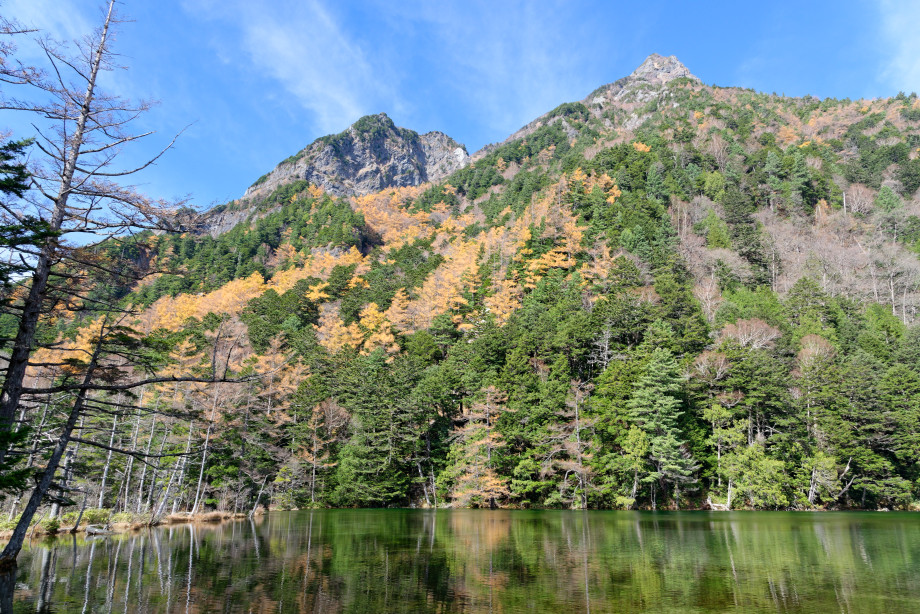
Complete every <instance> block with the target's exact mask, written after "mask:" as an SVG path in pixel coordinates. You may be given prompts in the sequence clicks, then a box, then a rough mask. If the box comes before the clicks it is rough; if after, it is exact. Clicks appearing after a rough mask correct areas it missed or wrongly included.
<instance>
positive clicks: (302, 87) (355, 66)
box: [184, 0, 402, 131]
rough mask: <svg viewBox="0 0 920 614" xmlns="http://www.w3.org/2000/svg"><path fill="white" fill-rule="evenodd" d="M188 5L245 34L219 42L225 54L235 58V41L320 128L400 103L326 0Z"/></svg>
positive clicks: (196, 1)
mask: <svg viewBox="0 0 920 614" xmlns="http://www.w3.org/2000/svg"><path fill="white" fill-rule="evenodd" d="M184 7H185V9H186V10H187V11H188V12H189V13H191V14H193V15H195V16H197V17H198V18H202V19H205V20H218V21H221V22H223V23H225V24H229V25H230V26H231V27H232V29H233V30H234V36H238V37H239V38H238V39H237V38H234V39H233V40H232V41H228V40H226V39H225V40H223V41H217V42H216V44H217V47H218V48H217V53H218V55H219V57H221V58H222V59H223V60H224V61H227V62H233V61H237V58H235V57H234V56H235V52H234V50H233V48H232V47H234V46H236V45H239V46H240V47H241V48H242V50H243V51H244V53H245V54H246V56H247V58H248V61H249V62H251V63H252V64H253V65H254V66H255V68H256V69H257V70H259V71H262V72H263V74H266V75H269V76H271V77H272V78H273V79H275V80H277V81H278V83H280V84H281V85H282V86H283V87H284V88H285V89H286V90H287V91H288V92H289V93H291V94H293V95H294V96H295V97H296V98H297V100H298V101H299V102H300V104H301V105H302V106H303V107H304V108H306V109H307V110H309V111H310V112H312V113H313V114H314V116H315V120H314V122H313V123H314V124H315V125H316V127H317V128H318V129H320V130H324V131H332V130H341V129H342V128H343V127H344V126H345V125H347V124H348V123H350V122H351V121H354V119H355V118H356V117H357V116H359V115H361V114H364V113H369V112H373V111H378V110H382V109H378V108H377V106H379V105H381V104H387V105H388V106H389V109H388V110H392V109H393V108H397V107H400V106H401V104H402V102H401V99H400V96H399V94H398V92H397V91H396V90H395V89H394V88H393V87H392V86H391V85H390V84H389V83H388V82H387V81H386V79H385V75H386V72H387V71H386V69H385V68H386V67H385V66H381V65H380V62H378V61H376V60H375V56H374V54H373V53H372V52H371V51H370V50H368V49H366V48H365V47H364V46H363V45H362V42H361V41H360V40H357V39H355V38H353V37H350V36H349V34H348V32H347V31H346V30H345V29H344V28H343V27H342V25H341V24H340V23H339V22H338V21H337V20H336V17H335V15H334V14H333V13H332V12H331V11H329V10H328V9H327V8H325V7H324V6H323V5H322V4H321V3H320V2H317V1H315V0H313V1H309V2H293V1H290V0H286V1H282V2H273V3H270V4H263V3H254V2H250V1H248V0H236V1H229V2H219V3H218V2H213V1H211V0H188V1H187V2H185V3H184Z"/></svg>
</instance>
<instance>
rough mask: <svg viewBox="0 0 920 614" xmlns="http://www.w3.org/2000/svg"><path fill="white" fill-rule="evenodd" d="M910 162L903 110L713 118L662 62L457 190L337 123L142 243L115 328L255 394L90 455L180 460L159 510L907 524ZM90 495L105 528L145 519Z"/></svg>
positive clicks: (679, 70) (389, 144) (721, 103)
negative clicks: (139, 277) (196, 507)
mask: <svg viewBox="0 0 920 614" xmlns="http://www.w3.org/2000/svg"><path fill="white" fill-rule="evenodd" d="M433 142H436V145H437V147H435V146H434V145H431V143H433ZM375 143H376V145H375ZM336 144H338V145H336ZM346 145H347V147H346ZM380 147H383V148H384V149H385V150H386V153H385V155H384V154H383V153H381V150H380ZM337 148H338V149H337ZM435 149H436V150H437V152H436V153H432V152H433V151H434V150H435ZM346 150H347V151H346ZM337 151H339V152H340V153H342V152H344V153H342V155H341V156H340V158H338V161H336V160H335V155H336V152H337ZM356 152H357V153H356ZM375 152H376V153H375ZM419 152H421V153H419ZM458 152H459V153H458ZM397 154H398V155H397ZM422 154H424V155H422ZM461 154H462V155H461ZM918 154H920V101H918V98H917V96H916V94H911V95H910V96H907V95H904V94H899V95H898V96H897V97H895V98H890V99H877V100H858V101H851V100H833V99H824V100H819V99H816V98H810V97H805V98H789V97H784V96H777V95H775V94H773V95H770V94H763V93H758V92H754V91H751V90H745V89H739V88H724V87H715V86H708V85H705V84H703V83H702V82H701V81H700V80H699V79H697V78H696V77H694V76H693V75H692V74H690V72H689V70H687V68H686V67H684V66H683V65H682V64H680V63H679V62H678V61H677V60H676V59H675V58H673V57H671V58H664V57H661V56H651V57H650V58H649V59H648V60H647V61H646V62H645V63H643V65H642V66H641V67H640V68H639V69H637V71H636V72H635V73H633V74H632V75H631V76H629V77H627V78H624V79H621V80H619V81H617V82H616V83H613V84H610V85H606V86H603V87H601V88H599V89H597V90H596V91H595V92H592V93H591V94H589V95H588V96H587V97H586V98H585V99H584V100H583V101H581V102H574V103H565V104H562V105H560V106H559V107H557V108H556V109H554V110H552V111H550V112H549V113H547V114H545V115H543V116H542V117H540V118H538V119H537V120H535V121H534V122H532V123H530V124H528V125H527V126H525V127H523V128H522V129H521V130H520V131H518V132H517V133H515V134H514V135H512V136H511V137H509V139H507V140H505V141H504V142H502V143H499V144H496V145H490V146H488V147H486V148H484V149H483V150H482V151H480V152H477V153H476V154H474V155H473V156H472V158H471V159H467V158H466V154H465V150H463V149H462V148H461V147H460V146H458V145H457V144H456V143H454V142H453V141H451V140H450V139H448V138H447V137H444V136H443V135H440V134H436V135H435V136H431V135H423V136H421V137H419V136H418V135H417V134H416V133H412V132H411V131H406V130H404V129H400V128H396V127H395V126H393V124H392V122H391V121H390V120H389V119H388V118H386V116H384V115H380V116H371V117H368V118H363V119H361V120H359V121H358V122H357V123H356V124H355V125H354V126H353V127H352V128H350V129H349V130H347V131H345V132H343V133H342V134H340V135H337V136H333V137H325V139H320V140H318V141H317V142H316V143H314V144H313V145H311V146H309V147H308V148H306V149H304V150H303V151H302V152H300V153H298V154H296V155H295V156H293V157H292V158H291V159H289V160H288V161H286V162H285V163H282V164H281V165H280V166H279V167H278V168H277V169H275V170H274V171H272V172H271V173H269V174H268V175H267V176H266V177H263V178H261V179H260V180H258V181H257V182H256V184H254V186H253V187H252V188H250V190H249V191H248V192H247V194H246V195H245V197H244V198H241V199H240V200H239V201H235V202H233V203H229V204H228V205H225V206H223V207H222V208H220V209H219V210H217V211H211V212H207V213H204V214H202V215H201V216H199V217H197V218H196V216H195V215H194V214H192V213H188V215H187V217H186V225H187V228H188V232H185V233H177V234H159V235H154V234H143V235H141V236H139V237H138V238H137V242H136V243H135V244H134V245H133V246H132V247H131V248H130V250H134V251H133V252H131V253H129V254H128V256H129V257H131V258H133V260H134V262H135V263H136V264H138V266H143V267H144V268H145V269H146V270H148V271H150V272H151V274H150V275H148V277H147V278H146V279H145V280H144V281H143V282H141V283H140V284H139V285H137V286H136V287H132V288H124V289H123V290H122V291H121V292H120V294H119V296H120V300H121V301H122V302H123V303H124V304H132V305H134V306H135V307H136V308H138V309H139V314H140V315H139V316H138V317H137V319H136V321H135V322H134V323H133V326H135V327H136V328H137V329H139V330H141V331H143V332H146V333H148V334H153V333H154V332H156V331H159V334H169V335H172V336H173V337H172V338H173V339H175V347H176V349H175V351H174V360H175V361H177V362H179V363H183V362H184V363H185V364H194V363H196V362H200V363H201V364H202V365H206V364H213V363H214V361H215V356H216V355H217V351H216V350H215V351H213V352H211V353H209V352H208V351H207V350H206V349H205V348H206V344H203V343H201V342H200V340H201V339H203V338H204V337H207V336H208V335H213V334H214V331H218V338H223V339H225V340H226V341H225V344H226V345H225V346H222V347H223V349H221V352H220V356H221V357H222V358H221V359H222V360H226V365H227V367H228V368H229V370H230V372H232V373H233V374H235V375H239V376H251V377H250V378H249V379H247V380H246V381H245V382H244V383H241V384H229V383H228V384H221V385H220V388H219V392H214V390H213V389H207V390H206V389H203V388H202V389H198V388H196V385H195V384H182V385H179V384H175V385H168V386H167V385H164V386H163V387H157V386H150V387H148V388H146V389H145V390H144V392H143V394H144V398H143V402H145V403H148V404H158V405H159V406H161V407H162V406H172V407H175V408H176V411H177V412H179V411H180V410H188V409H192V410H193V411H194V412H196V415H197V418H196V419H195V420H193V421H191V422H189V421H183V420H180V419H179V418H175V419H168V420H166V422H165V423H163V424H159V423H157V422H156V421H154V423H153V424H148V423H144V422H141V421H140V419H139V418H138V420H137V421H133V420H132V419H125V420H124V421H122V422H121V423H120V424H118V423H117V422H116V424H114V425H110V426H111V429H110V430H109V427H108V426H105V427H102V426H101V427H100V428H101V429H102V430H103V431H104V436H105V437H106V438H108V437H109V436H110V434H111V436H112V437H113V438H114V437H116V436H117V437H118V438H120V439H121V440H123V441H126V442H127V441H131V442H132V443H131V445H134V446H141V447H143V446H146V447H147V448H148V449H149V448H151V447H153V448H154V449H157V448H159V449H161V450H179V451H181V450H183V449H186V450H188V449H192V447H193V445H194V444H195V443H196V442H195V441H194V440H196V439H197V438H204V439H203V441H206V443H207V445H204V446H203V453H202V454H200V455H199V456H197V457H195V458H194V459H192V460H190V461H189V462H188V466H186V464H182V466H181V474H179V469H178V467H179V463H180V462H181V463H185V461H180V460H175V461H169V462H166V463H165V464H164V467H163V468H162V469H161V470H160V472H159V477H157V476H156V475H155V476H154V478H153V480H154V482H155V483H156V480H160V481H161V482H163V483H164V484H165V483H166V481H170V482H172V481H173V480H174V479H175V478H176V477H177V474H179V475H178V480H179V482H180V483H179V484H175V485H173V486H170V489H171V491H170V492H172V493H173V494H172V496H174V497H175V498H176V506H178V507H180V508H181V507H182V506H184V505H188V504H189V503H190V502H191V501H192V500H195V501H197V499H198V491H199V490H202V489H203V491H204V492H206V493H207V499H206V500H207V501H208V502H209V503H210V504H211V505H213V506H215V507H220V508H226V509H237V508H244V507H248V506H251V505H252V502H253V500H254V499H255V498H256V497H257V496H258V493H263V496H270V497H271V501H272V502H273V503H274V504H275V505H277V506H281V507H292V506H305V505H333V506H391V505H392V506H403V505H430V506H434V505H438V506H443V505H453V506H488V505H499V506H520V507H528V506H549V507H567V508H568V507H601V508H610V507H617V508H631V507H643V508H663V507H705V506H713V507H731V508H742V507H754V508H799V509H807V508H836V507H866V508H873V509H874V508H877V507H905V508H906V507H910V506H915V507H916V506H917V505H918V501H920V464H918V463H920V328H918V325H917V323H916V318H917V308H918V305H920V262H918V259H917V257H918V253H920V217H918V214H920V198H918V189H920V158H918ZM426 160H427V161H428V162H425V161H426ZM431 161H434V162H435V165H434V167H432V166H431V165H430V164H429V162H431ZM394 169H395V170H394ZM448 172H449V173H450V174H446V173H448ZM423 182H427V183H423ZM376 188H383V189H379V190H378V189H376ZM231 214H232V215H231ZM231 226H232V227H231ZM124 250H125V248H124V247H122V255H124V254H125V251H124ZM92 317H93V316H92V314H88V315H87V320H86V322H89V321H92ZM84 323H85V322H84ZM80 330H81V329H80V326H79V323H74V322H67V323H64V322H59V321H48V322H47V325H46V331H45V334H46V335H48V336H50V337H53V336H55V335H57V336H58V337H59V338H60V339H62V340H67V339H70V340H76V341H77V342H79V340H80V335H81V332H80ZM164 331H165V332H164ZM71 343H73V341H71ZM46 376H47V374H45V375H43V374H42V373H41V372H40V369H36V370H35V373H34V377H36V378H40V377H46ZM177 415H178V414H177ZM202 425H205V427H204V428H202ZM198 431H201V432H200V433H199V432H198ZM190 442H192V443H190ZM82 454H83V456H81V458H79V459H78V460H77V461H76V462H78V463H82V464H83V465H84V466H85V468H86V471H83V472H80V473H79V474H78V475H84V476H87V477H86V478H85V482H86V483H87V485H88V486H89V487H90V488H97V489H98V488H99V487H100V484H99V478H98V475H97V474H98V472H96V471H93V468H94V467H97V466H98V465H99V464H100V463H101V462H102V461H101V457H98V456H94V455H98V454H99V453H98V452H91V451H86V452H83V453H82ZM111 462H112V463H114V464H116V465H118V466H117V467H115V468H114V469H113V471H114V472H115V473H116V474H117V475H120V476H122V477H121V480H122V481H124V480H126V479H128V480H129V479H130V478H129V477H127V476H129V475H130V473H131V471H135V472H136V471H137V469H136V468H134V469H132V468H129V467H128V461H126V460H118V459H115V460H114V461H111ZM119 463H120V464H119ZM108 465H109V462H108V461H107V462H106V467H108ZM135 479H136V478H135ZM148 479H149V478H148ZM112 482H113V481H112V480H111V479H110V481H109V485H108V486H107V488H109V489H112V490H111V492H107V493H103V498H104V501H105V502H106V505H116V506H121V507H124V508H127V507H128V506H129V505H131V506H132V507H133V506H134V505H135V501H136V504H137V507H138V509H140V508H141V507H143V505H145V504H148V503H149V502H148V503H145V498H146V499H149V497H148V496H147V495H146V494H144V493H140V492H138V493H137V494H135V493H134V492H131V493H129V494H125V495H124V496H122V495H119V494H117V493H116V492H115V490H114V489H115V487H116V486H117V484H113V483H112ZM119 488H120V487H119ZM126 490H127V489H126ZM119 492H120V491H119ZM151 492H152V489H151Z"/></svg>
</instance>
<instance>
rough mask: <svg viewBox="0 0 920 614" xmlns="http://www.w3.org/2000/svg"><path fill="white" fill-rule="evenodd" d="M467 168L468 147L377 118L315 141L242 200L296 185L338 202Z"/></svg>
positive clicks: (365, 119) (439, 134)
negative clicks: (305, 184)
mask: <svg viewBox="0 0 920 614" xmlns="http://www.w3.org/2000/svg"><path fill="white" fill-rule="evenodd" d="M468 162H469V154H467V151H466V147H464V146H463V145H461V144H460V143H457V142H456V141H454V140H453V139H452V138H450V137H449V136H447V135H446V134H444V133H443V132H427V133H425V134H421V135H420V134H418V133H417V132H414V131H412V130H407V129H406V128H399V127H397V126H396V125H395V124H394V123H393V120H392V119H390V118H389V117H388V116H387V114H386V113H379V114H377V115H367V116H365V117H362V118H361V119H359V120H358V121H356V122H355V123H354V124H352V125H351V126H350V127H349V128H348V129H347V130H345V131H344V132H340V133H339V134H333V135H329V136H324V137H322V138H319V139H317V140H315V141H313V143H311V144H310V145H307V146H306V147H305V148H303V149H302V150H300V151H299V152H297V153H296V154H294V155H293V156H291V157H290V158H288V159H286V160H284V161H283V162H281V163H280V164H279V165H278V166H277V167H275V168H274V169H273V170H272V171H271V172H269V173H268V174H266V175H263V176H262V177H260V178H259V179H258V180H256V182H255V183H253V184H252V186H250V187H249V189H248V190H246V194H245V195H244V197H245V198H250V199H253V198H258V197H259V196H261V195H265V194H268V193H270V192H271V191H272V190H274V189H276V188H277V187H278V186H281V185H284V184H285V183H291V182H293V181H309V182H310V183H312V184H313V185H317V186H319V187H321V188H323V189H324V190H325V191H326V192H328V193H330V194H334V195H335V196H348V195H363V194H370V193H372V192H379V191H380V190H383V189H386V188H393V187H406V186H415V185H419V184H421V183H425V182H429V181H440V180H441V179H443V178H444V177H446V176H448V175H449V174H451V173H452V172H454V171H456V170H457V169H460V168H462V167H464V166H465V165H466V164H467V163H468Z"/></svg>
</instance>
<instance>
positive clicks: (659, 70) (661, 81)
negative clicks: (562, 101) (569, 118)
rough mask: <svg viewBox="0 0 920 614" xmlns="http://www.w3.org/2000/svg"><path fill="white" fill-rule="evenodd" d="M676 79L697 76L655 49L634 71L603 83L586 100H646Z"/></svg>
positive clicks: (595, 102) (677, 61)
mask: <svg viewBox="0 0 920 614" xmlns="http://www.w3.org/2000/svg"><path fill="white" fill-rule="evenodd" d="M675 79H692V80H694V81H699V79H698V78H697V77H695V76H694V75H693V73H691V72H690V69H688V68H687V67H686V66H684V65H683V64H682V63H681V61H680V60H678V59H677V58H676V57H675V56H673V55H670V56H668V57H664V56H661V55H658V54H657V53H653V54H652V55H650V56H648V57H647V58H645V61H644V62H642V64H640V65H639V68H637V69H636V70H634V71H633V72H632V74H631V75H629V76H628V77H624V78H622V79H618V80H616V81H614V82H613V83H608V84H607V85H602V86H601V87H599V88H597V89H596V90H594V91H593V92H591V93H590V94H589V95H588V97H587V98H585V99H584V100H583V101H582V102H583V103H584V104H586V105H589V106H590V105H605V104H609V103H614V102H618V101H622V100H626V99H632V100H633V101H635V102H646V101H647V100H651V99H652V98H654V97H655V96H656V95H657V92H658V90H659V89H660V88H661V87H662V86H664V85H667V84H668V83H670V82H671V81H674V80H675Z"/></svg>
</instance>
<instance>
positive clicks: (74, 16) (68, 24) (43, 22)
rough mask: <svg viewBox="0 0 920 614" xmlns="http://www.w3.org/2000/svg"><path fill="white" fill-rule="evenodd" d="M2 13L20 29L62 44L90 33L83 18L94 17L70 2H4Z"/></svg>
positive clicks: (29, 0)
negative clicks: (34, 29)
mask: <svg viewBox="0 0 920 614" xmlns="http://www.w3.org/2000/svg"><path fill="white" fill-rule="evenodd" d="M85 8H86V7H85V6H84V7H83V9H85ZM3 13H4V16H6V17H9V18H11V19H15V20H16V21H17V22H19V24H20V25H23V26H26V27H29V28H37V29H38V30H39V33H40V34H47V35H49V36H51V37H52V38H54V39H56V40H59V41H62V42H70V41H73V40H75V39H80V38H82V37H83V36H84V35H86V34H87V33H89V32H91V31H92V24H91V22H90V21H89V20H88V18H87V17H89V16H92V17H94V16H95V15H89V16H88V15H86V11H85V10H81V9H80V8H78V6H77V3H76V2H74V1H73V0H5V1H4V2H3ZM24 51H25V49H24Z"/></svg>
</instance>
